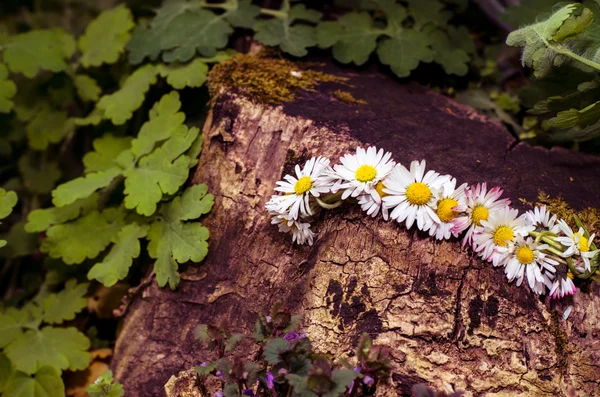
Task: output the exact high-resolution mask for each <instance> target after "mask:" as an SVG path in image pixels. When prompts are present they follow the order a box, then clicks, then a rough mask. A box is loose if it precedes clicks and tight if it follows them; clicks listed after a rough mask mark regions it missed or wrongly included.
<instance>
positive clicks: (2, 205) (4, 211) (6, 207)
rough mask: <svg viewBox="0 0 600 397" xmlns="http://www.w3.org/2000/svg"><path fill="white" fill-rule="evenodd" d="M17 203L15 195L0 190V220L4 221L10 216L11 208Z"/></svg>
mask: <svg viewBox="0 0 600 397" xmlns="http://www.w3.org/2000/svg"><path fill="white" fill-rule="evenodd" d="M17 201H19V199H18V198H17V193H15V192H7V191H6V190H4V189H2V188H0V219H4V218H6V217H7V216H9V215H10V213H11V212H12V209H13V207H14V206H15V205H17Z"/></svg>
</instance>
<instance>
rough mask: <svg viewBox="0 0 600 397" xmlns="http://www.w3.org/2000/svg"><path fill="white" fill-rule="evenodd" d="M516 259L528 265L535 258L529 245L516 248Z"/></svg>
mask: <svg viewBox="0 0 600 397" xmlns="http://www.w3.org/2000/svg"><path fill="white" fill-rule="evenodd" d="M517 259H518V260H519V262H521V263H522V264H524V265H529V264H530V263H531V262H533V260H534V259H535V254H534V253H533V250H532V249H531V248H529V247H519V249H518V250H517Z"/></svg>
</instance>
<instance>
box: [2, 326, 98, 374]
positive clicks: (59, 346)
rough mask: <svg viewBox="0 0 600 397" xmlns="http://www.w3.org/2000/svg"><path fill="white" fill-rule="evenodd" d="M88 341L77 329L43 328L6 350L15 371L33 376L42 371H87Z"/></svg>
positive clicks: (26, 335) (17, 341) (18, 339)
mask: <svg viewBox="0 0 600 397" xmlns="http://www.w3.org/2000/svg"><path fill="white" fill-rule="evenodd" d="M89 347H90V341H89V340H88V339H87V338H86V337H85V335H83V334H82V333H81V332H79V331H77V329H76V328H73V327H69V328H53V327H44V328H42V329H41V330H40V331H38V330H28V331H26V332H25V333H23V334H20V335H18V336H17V337H16V338H15V339H14V340H13V341H12V342H11V343H10V344H9V345H8V346H7V347H6V349H5V352H6V355H7V356H8V358H9V359H10V361H11V362H12V363H13V365H14V366H15V368H16V369H17V370H19V371H22V372H25V373H27V374H33V373H35V372H36V371H39V370H41V369H42V368H43V367H45V366H48V367H52V368H53V369H55V370H58V371H60V370H64V369H69V370H72V371H75V370H82V369H85V368H87V366H88V364H89V362H90V358H91V357H90V354H89V353H88V352H87V350H88V349H89Z"/></svg>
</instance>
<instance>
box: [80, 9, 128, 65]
mask: <svg viewBox="0 0 600 397" xmlns="http://www.w3.org/2000/svg"><path fill="white" fill-rule="evenodd" d="M134 27H135V24H134V23H133V17H132V16H131V12H130V11H129V9H128V8H127V7H126V6H125V5H123V4H121V5H119V6H117V7H115V8H112V9H110V10H106V11H104V12H102V13H100V15H98V17H97V18H96V19H94V20H93V21H92V22H90V24H89V25H88V26H87V28H86V30H85V33H84V34H83V36H81V38H80V39H79V49H80V50H81V64H82V65H83V66H84V67H86V68H88V67H91V66H100V65H102V64H103V63H108V64H111V63H115V62H116V61H117V60H118V59H119V56H120V55H121V53H122V52H123V51H125V45H126V44H127V42H128V41H129V39H130V38H131V34H130V33H129V32H130V31H131V29H133V28H134Z"/></svg>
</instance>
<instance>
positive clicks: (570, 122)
mask: <svg viewBox="0 0 600 397" xmlns="http://www.w3.org/2000/svg"><path fill="white" fill-rule="evenodd" d="M598 120H600V101H598V102H595V103H593V104H591V105H589V106H586V107H585V108H583V109H581V110H579V109H569V110H563V111H561V112H558V113H557V114H556V116H555V117H552V118H551V119H549V120H547V121H546V122H545V125H546V126H547V127H549V128H573V127H579V128H585V127H588V126H590V125H592V124H594V123H596V122H597V121H598Z"/></svg>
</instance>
